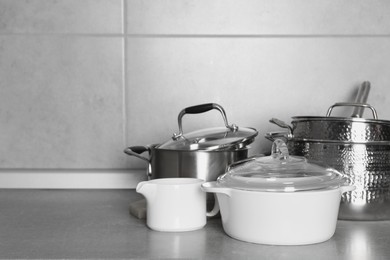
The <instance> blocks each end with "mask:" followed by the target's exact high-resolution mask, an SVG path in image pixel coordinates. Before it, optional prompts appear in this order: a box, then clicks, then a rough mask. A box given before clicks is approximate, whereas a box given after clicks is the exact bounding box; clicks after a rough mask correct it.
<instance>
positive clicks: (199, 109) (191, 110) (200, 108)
mask: <svg viewBox="0 0 390 260" xmlns="http://www.w3.org/2000/svg"><path fill="white" fill-rule="evenodd" d="M212 109H216V110H218V111H219V112H220V113H221V115H222V118H223V121H224V123H225V126H226V128H228V129H230V130H231V131H233V132H234V131H237V129H238V126H236V125H235V124H232V125H229V123H228V120H227V117H226V113H225V110H224V109H223V107H222V106H220V105H218V104H216V103H206V104H201V105H196V106H191V107H187V108H184V109H183V110H182V111H180V113H179V115H178V117H177V121H178V124H179V133H178V134H176V133H175V134H173V137H172V139H173V140H178V139H180V138H182V137H183V124H182V118H183V116H184V115H185V114H200V113H204V112H207V111H210V110H212Z"/></svg>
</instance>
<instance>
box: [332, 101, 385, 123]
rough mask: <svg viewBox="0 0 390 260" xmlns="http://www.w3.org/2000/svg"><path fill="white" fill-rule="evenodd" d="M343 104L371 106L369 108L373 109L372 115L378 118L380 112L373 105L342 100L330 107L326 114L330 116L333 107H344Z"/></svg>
mask: <svg viewBox="0 0 390 260" xmlns="http://www.w3.org/2000/svg"><path fill="white" fill-rule="evenodd" d="M342 106H349V107H362V108H369V109H371V112H372V116H373V117H374V119H378V114H377V113H376V110H375V108H374V107H372V106H371V105H369V104H362V103H349V102H340V103H336V104H334V105H333V106H331V107H329V109H328V112H327V113H326V116H327V117H330V114H331V113H332V110H333V108H335V107H342Z"/></svg>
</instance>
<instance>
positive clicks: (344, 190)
mask: <svg viewBox="0 0 390 260" xmlns="http://www.w3.org/2000/svg"><path fill="white" fill-rule="evenodd" d="M355 189H356V186H353V185H347V186H341V187H340V190H341V194H343V193H345V192H348V191H353V190H355Z"/></svg>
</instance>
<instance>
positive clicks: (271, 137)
mask: <svg viewBox="0 0 390 260" xmlns="http://www.w3.org/2000/svg"><path fill="white" fill-rule="evenodd" d="M269 122H270V123H272V124H275V125H277V126H279V127H281V128H286V129H287V130H288V132H270V133H268V134H266V135H265V138H267V139H268V140H271V141H274V140H275V139H276V138H285V139H286V141H288V140H291V139H292V138H293V128H292V127H291V126H290V125H288V124H287V123H285V122H284V121H282V120H280V119H277V118H271V119H270V120H269Z"/></svg>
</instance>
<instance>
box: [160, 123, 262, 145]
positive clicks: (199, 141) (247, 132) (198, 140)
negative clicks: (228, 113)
mask: <svg viewBox="0 0 390 260" xmlns="http://www.w3.org/2000/svg"><path fill="white" fill-rule="evenodd" d="M256 135H257V131H256V129H254V128H250V127H238V126H236V125H232V126H228V127H214V128H207V129H202V130H198V131H194V132H190V133H186V134H181V135H180V136H174V137H173V138H172V139H171V140H169V141H168V142H166V143H163V144H161V145H160V146H159V147H158V148H159V149H160V148H161V149H170V150H188V151H195V150H206V151H212V150H223V149H229V148H231V147H233V148H234V149H239V148H243V147H245V146H246V145H248V144H249V143H252V142H253V141H254V138H255V137H256Z"/></svg>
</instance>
